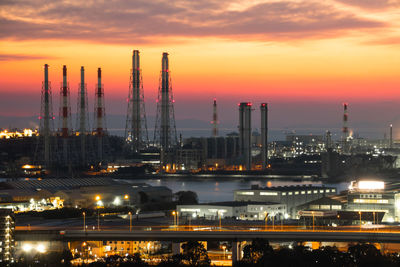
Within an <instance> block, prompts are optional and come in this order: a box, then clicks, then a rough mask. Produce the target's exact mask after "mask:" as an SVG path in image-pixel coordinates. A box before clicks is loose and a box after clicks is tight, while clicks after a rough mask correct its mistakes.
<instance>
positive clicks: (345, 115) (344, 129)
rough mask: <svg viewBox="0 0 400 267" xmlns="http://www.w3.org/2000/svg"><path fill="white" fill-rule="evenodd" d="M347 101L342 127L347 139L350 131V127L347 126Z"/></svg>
mask: <svg viewBox="0 0 400 267" xmlns="http://www.w3.org/2000/svg"><path fill="white" fill-rule="evenodd" d="M347 105H348V104H347V103H343V128H342V132H343V136H344V138H345V139H347V136H348V133H349V129H348V127H347V120H348V114H347Z"/></svg>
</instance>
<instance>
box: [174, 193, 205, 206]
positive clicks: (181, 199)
mask: <svg viewBox="0 0 400 267" xmlns="http://www.w3.org/2000/svg"><path fill="white" fill-rule="evenodd" d="M174 197H175V199H176V201H177V202H178V203H179V204H184V205H192V204H197V203H198V202H199V199H198V197H197V194H196V192H193V191H179V192H176V193H175V194H174Z"/></svg>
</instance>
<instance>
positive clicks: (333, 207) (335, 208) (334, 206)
mask: <svg viewBox="0 0 400 267" xmlns="http://www.w3.org/2000/svg"><path fill="white" fill-rule="evenodd" d="M332 209H333V210H341V209H342V205H332Z"/></svg>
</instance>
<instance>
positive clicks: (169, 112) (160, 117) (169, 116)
mask: <svg viewBox="0 0 400 267" xmlns="http://www.w3.org/2000/svg"><path fill="white" fill-rule="evenodd" d="M170 79H171V77H170V70H169V60H168V53H163V55H162V60H161V79H160V86H159V89H158V100H157V117H156V126H155V131H154V142H155V143H156V142H157V143H158V144H159V145H160V149H161V166H165V163H166V162H167V161H168V160H169V159H167V157H169V155H167V154H169V150H170V149H171V148H172V146H173V145H176V144H177V143H178V139H177V134H176V127H175V114H174V104H173V103H174V99H173V95H172V87H171V84H170V81H171V80H170ZM170 160H173V158H172V157H171V158H170Z"/></svg>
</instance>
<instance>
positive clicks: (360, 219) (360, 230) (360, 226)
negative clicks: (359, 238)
mask: <svg viewBox="0 0 400 267" xmlns="http://www.w3.org/2000/svg"><path fill="white" fill-rule="evenodd" d="M358 214H359V215H360V231H361V225H362V224H361V211H359V212H358Z"/></svg>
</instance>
